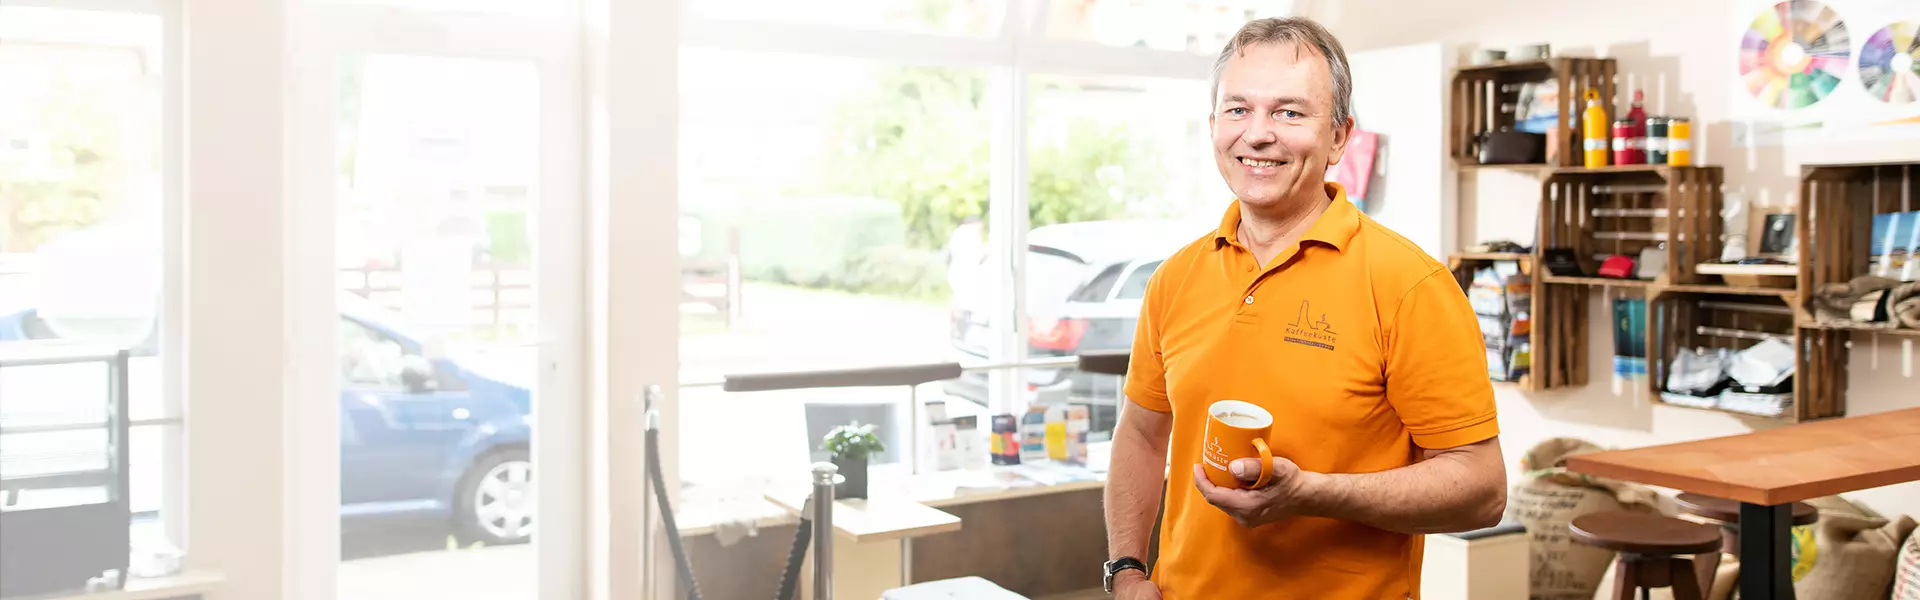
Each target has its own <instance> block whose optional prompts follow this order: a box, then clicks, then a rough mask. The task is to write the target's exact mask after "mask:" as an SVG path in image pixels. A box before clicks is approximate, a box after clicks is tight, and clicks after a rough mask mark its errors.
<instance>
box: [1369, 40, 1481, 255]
mask: <svg viewBox="0 0 1920 600" xmlns="http://www.w3.org/2000/svg"><path fill="white" fill-rule="evenodd" d="M1451 59H1452V57H1451V56H1449V55H1448V54H1447V53H1446V50H1445V48H1444V47H1443V46H1442V45H1441V44H1437V43H1427V44H1416V45H1411V46H1396V47H1392V48H1380V49H1375V50H1368V51H1365V52H1351V51H1350V52H1348V53H1347V62H1348V63H1349V64H1350V65H1352V71H1353V108H1354V110H1353V112H1354V120H1355V122H1356V124H1357V126H1358V127H1359V128H1360V129H1362V130H1366V131H1371V132H1374V133H1377V134H1379V135H1380V147H1379V149H1378V150H1377V151H1376V152H1375V161H1376V162H1375V163H1374V169H1373V171H1374V177H1373V179H1372V181H1371V182H1370V183H1369V184H1368V186H1367V188H1368V189H1367V197H1366V204H1365V206H1366V210H1367V214H1369V215H1372V216H1373V218H1374V219H1375V220H1378V221H1380V224H1382V225H1386V226H1387V227H1389V228H1391V229H1393V230H1394V231H1395V232H1398V233H1399V234H1400V235H1403V236H1406V238H1407V239H1408V240H1410V241H1412V242H1413V243H1415V244H1419V245H1420V248H1421V249H1423V250H1426V251H1427V253H1428V254H1431V255H1433V257H1434V258H1436V259H1441V260H1445V259H1446V257H1447V255H1448V254H1450V253H1452V252H1453V251H1454V249H1455V247H1457V246H1458V245H1459V244H1458V243H1456V242H1455V241H1454V234H1455V227H1454V218H1455V214H1456V211H1455V204H1456V202H1455V199H1454V187H1455V185H1454V177H1453V173H1452V172H1451V171H1450V170H1449V169H1448V168H1447V166H1446V138H1445V137H1444V136H1445V133H1446V130H1444V129H1442V128H1439V127H1434V126H1433V124H1434V123H1436V122H1441V119H1444V118H1446V114H1447V113H1446V111H1447V107H1446V105H1444V104H1439V103H1436V102H1434V101H1433V98H1432V97H1429V96H1427V95H1425V94H1415V93H1408V91H1409V90H1420V89H1444V86H1445V85H1446V82H1447V80H1448V78H1449V77H1450V76H1451V71H1452V69H1453V61H1452V60H1451Z"/></svg>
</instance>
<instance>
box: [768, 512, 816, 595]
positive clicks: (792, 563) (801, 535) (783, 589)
mask: <svg viewBox="0 0 1920 600" xmlns="http://www.w3.org/2000/svg"><path fill="white" fill-rule="evenodd" d="M803 512H804V511H803ZM812 541H813V521H812V520H811V519H808V518H806V516H804V515H802V516H801V517H800V529H799V530H798V531H795V532H793V548H792V549H791V550H788V551H787V570H785V571H781V572H780V592H779V593H778V594H777V595H775V596H774V597H773V600H788V599H790V598H792V597H793V588H794V586H796V585H798V584H799V583H800V566H801V565H800V563H802V562H804V561H806V560H807V544H808V543H810V542H812Z"/></svg>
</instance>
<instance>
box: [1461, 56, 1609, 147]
mask: <svg viewBox="0 0 1920 600" xmlns="http://www.w3.org/2000/svg"><path fill="white" fill-rule="evenodd" d="M1616 68H1617V67H1616V65H1615V62H1614V59H1611V58H1569V57H1556V58H1547V59H1541V60H1527V61H1502V62H1497V63H1492V64H1486V65H1475V66H1468V67H1461V68H1459V69H1455V70H1454V73H1453V86H1452V94H1453V99H1452V104H1451V106H1452V107H1453V108H1452V111H1453V112H1452V115H1451V117H1450V122H1449V125H1448V128H1449V131H1448V134H1447V137H1448V154H1449V155H1450V156H1452V157H1453V159H1454V160H1455V161H1456V163H1467V164H1475V165H1477V164H1478V163H1479V162H1480V160H1479V155H1480V140H1481V136H1482V135H1484V134H1486V133H1487V132H1490V131H1500V130H1504V129H1511V128H1513V126H1514V113H1513V112H1511V111H1510V110H1503V109H1505V108H1506V107H1512V106H1517V105H1518V104H1519V102H1520V90H1519V88H1520V85H1521V84H1525V83H1537V82H1548V81H1551V82H1554V83H1556V84H1557V85H1558V87H1559V89H1558V98H1559V99H1558V102H1557V103H1556V109H1557V111H1558V113H1559V117H1558V118H1557V119H1556V125H1555V126H1554V127H1553V128H1552V131H1553V132H1554V133H1551V134H1548V135H1547V136H1546V137H1547V151H1546V155H1547V156H1546V159H1545V162H1546V163H1548V164H1553V165H1560V166H1572V165H1577V164H1579V163H1580V157H1581V151H1580V149H1581V145H1582V137H1581V131H1580V127H1579V125H1580V114H1581V110H1582V109H1584V108H1585V106H1586V105H1585V103H1584V102H1585V101H1584V98H1585V95H1586V91H1587V90H1588V89H1593V90H1596V91H1598V92H1599V93H1600V101H1601V102H1603V103H1605V105H1606V106H1607V107H1608V115H1609V118H1611V116H1612V114H1613V102H1614V84H1613V80H1614V74H1615V69H1616ZM1534 166H1535V167H1544V166H1546V165H1544V164H1543V165H1534Z"/></svg>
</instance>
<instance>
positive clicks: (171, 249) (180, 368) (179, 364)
mask: <svg viewBox="0 0 1920 600" xmlns="http://www.w3.org/2000/svg"><path fill="white" fill-rule="evenodd" d="M6 4H7V6H10V7H34V8H50V9H63V10H85V11H95V12H105V13H121V14H137V15H152V16H155V17H158V18H159V20H160V61H159V62H160V73H161V82H160V110H159V117H160V140H159V143H158V144H157V145H156V147H157V148H159V149H160V186H161V188H160V204H161V206H160V221H161V222H160V228H161V234H160V249H161V250H160V252H161V257H160V290H161V292H160V305H159V307H158V308H159V310H158V312H157V314H156V316H157V318H158V319H159V320H160V340H159V352H160V361H161V362H160V386H161V392H160V402H161V406H160V415H159V416H157V417H153V418H150V419H140V420H137V421H133V422H131V423H129V424H128V425H129V428H137V427H155V428H159V429H160V431H161V432H162V437H161V442H160V448H161V457H160V480H161V481H163V482H165V483H164V484H163V485H164V488H163V492H162V495H161V497H160V508H159V510H158V514H157V515H156V518H158V519H159V521H160V527H161V529H162V530H163V531H165V532H166V537H167V541H169V542H172V543H173V544H174V545H175V546H177V547H180V548H185V546H186V544H187V516H186V515H187V511H186V503H187V479H186V472H187V469H186V452H185V446H186V444H185V436H184V433H183V430H184V429H185V427H186V417H185V415H186V411H185V409H184V406H185V403H184V399H185V397H186V390H185V387H184V385H183V384H184V381H185V368H184V367H185V360H186V352H185V350H186V345H185V339H186V333H185V331H184V329H183V326H184V325H185V316H186V315H185V309H184V305H183V304H182V302H183V300H184V298H185V295H186V289H185V288H186V280H185V277H184V273H185V268H184V265H185V260H184V256H185V255H184V253H185V249H186V229H185V227H184V222H185V221H184V214H185V203H184V202H183V201H182V196H181V190H182V189H183V187H182V182H183V181H184V179H185V178H184V168H183V167H184V164H185V162H184V157H185V152H184V151H183V148H182V147H181V140H182V137H181V133H182V130H181V120H182V114H181V82H182V78H181V73H182V72H184V71H185V69H184V68H183V67H184V62H183V61H182V56H183V55H182V54H181V51H180V50H181V43H180V40H181V32H182V29H183V27H182V19H181V6H180V3H179V2H178V1H175V0H8V1H7V3H6ZM128 525H129V526H131V525H132V524H131V523H129V524H128Z"/></svg>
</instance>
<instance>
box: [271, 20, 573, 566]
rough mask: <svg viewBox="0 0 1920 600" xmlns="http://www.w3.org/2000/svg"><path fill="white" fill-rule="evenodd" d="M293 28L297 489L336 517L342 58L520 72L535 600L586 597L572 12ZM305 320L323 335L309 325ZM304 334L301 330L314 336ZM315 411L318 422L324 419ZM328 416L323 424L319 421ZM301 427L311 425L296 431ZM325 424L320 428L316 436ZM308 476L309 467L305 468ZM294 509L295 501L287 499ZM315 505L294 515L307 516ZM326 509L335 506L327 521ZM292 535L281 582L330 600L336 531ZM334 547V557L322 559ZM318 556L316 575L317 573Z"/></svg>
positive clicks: (334, 527)
mask: <svg viewBox="0 0 1920 600" xmlns="http://www.w3.org/2000/svg"><path fill="white" fill-rule="evenodd" d="M296 12H297V16H295V17H293V18H290V19H289V21H290V23H289V38H290V39H289V45H290V47H291V52H290V64H291V66H292V71H293V72H292V73H291V79H292V81H293V86H292V93H291V94H289V97H288V111H289V114H288V116H289V119H288V124H287V132H288V136H289V139H288V148H289V153H288V161H287V164H288V173H289V176H290V177H289V180H290V184H289V195H290V196H291V197H292V198H293V199H294V202H293V204H292V205H291V206H292V207H291V208H290V213H291V214H290V215H289V220H290V221H291V222H294V223H301V225H300V226H298V227H290V228H289V229H290V230H292V231H294V232H295V234H294V237H295V239H293V240H290V243H291V246H292V251H291V252H289V259H288V260H289V262H290V263H291V264H290V265H289V271H288V272H289V279H290V280H293V281H292V282H291V283H292V285H290V288H289V289H291V290H295V291H297V292H299V293H298V294H296V295H294V296H292V297H289V298H288V300H287V301H288V304H289V311H290V313H291V314H290V319H289V320H290V321H291V322H292V323H295V325H292V326H291V327H290V331H289V333H290V336H289V353H290V357H289V361H290V362H291V363H292V364H294V365H298V366H296V367H295V369H294V371H295V376H294V377H292V378H290V379H291V381H289V386H288V390H287V395H288V397H289V400H290V406H291V407H294V408H293V409H292V411H293V414H292V415H290V417H292V418H295V419H306V418H313V419H318V420H320V421H321V422H319V423H315V424H313V425H310V426H308V427H311V428H314V429H315V431H316V433H314V434H312V437H314V438H317V439H315V440H309V441H305V442H304V443H301V444H300V445H299V448H300V449H301V450H303V451H300V452H296V453H295V456H294V457H293V462H294V464H295V465H298V466H299V467H303V468H299V469H296V470H294V473H296V474H297V475H294V477H296V478H297V479H298V480H299V481H297V482H296V485H295V486H294V487H295V488H296V489H299V490H301V492H300V493H301V494H304V495H308V496H315V495H317V496H319V497H321V498H325V499H327V500H329V501H331V502H328V504H333V505H335V506H336V509H337V499H338V498H339V493H340V491H339V485H340V478H339V435H338V432H339V427H338V425H337V423H334V420H335V419H337V418H338V415H337V413H338V409H337V408H336V406H335V405H336V404H337V403H338V402H339V400H338V397H339V391H338V390H339V382H338V375H337V370H334V369H313V368H310V367H306V366H305V365H314V366H323V365H330V364H332V362H333V360H334V358H333V356H334V352H335V349H334V347H333V346H334V342H333V336H334V333H333V329H334V328H335V327H336V325H335V324H334V321H335V320H337V318H338V317H337V312H336V311H337V307H336V306H335V301H334V295H333V292H334V291H335V289H336V288H337V283H336V282H335V279H336V277H337V276H336V274H335V265H334V253H335V223H334V220H335V219H336V214H335V206H336V202H337V199H336V190H335V177H334V173H335V170H336V162H335V161H336V157H337V156H338V155H337V153H336V151H335V139H336V136H335V124H336V121H337V118H338V117H337V109H338V107H337V98H338V92H339V90H338V74H339V68H340V64H341V58H342V57H345V56H350V55H362V56H364V55H371V54H399V55H418V56H432V57H437V58H461V59H480V60H498V61H522V62H527V63H530V64H532V65H534V66H535V68H536V69H537V71H538V73H539V81H540V88H541V90H540V100H539V111H540V114H539V122H540V129H539V137H540V141H539V144H540V154H539V156H540V159H539V160H540V165H539V179H538V184H537V189H538V191H537V195H536V197H537V198H538V204H537V206H536V207H534V209H533V210H532V212H531V213H530V216H531V217H532V223H533V228H532V229H533V232H532V233H533V237H534V246H535V250H534V256H535V257H536V261H537V262H536V267H535V284H534V290H535V294H536V295H535V298H534V306H535V313H536V315H537V317H536V318H537V319H538V322H539V323H540V331H538V332H537V333H536V334H535V335H534V336H533V338H534V340H535V341H534V342H532V343H530V344H529V345H530V346H533V347H536V348H537V354H538V361H539V363H538V375H537V387H536V389H535V397H536V406H537V408H536V409H535V412H534V418H532V421H533V428H534V429H533V442H532V448H531V454H532V456H533V460H534V463H535V464H536V465H540V466H539V467H537V468H538V469H539V471H540V473H539V475H538V476H537V477H536V478H535V484H536V490H537V493H538V494H539V497H540V498H541V502H540V504H539V506H538V508H537V510H538V513H537V515H538V516H537V518H536V522H537V523H538V524H539V525H538V528H539V529H538V531H539V534H538V535H537V536H535V539H534V541H533V542H532V544H533V547H534V551H535V554H536V559H535V567H534V576H535V577H536V578H537V587H536V589H537V590H538V592H539V593H538V598H540V599H542V600H563V599H564V600H571V599H574V598H581V597H584V596H585V593H586V592H585V590H586V588H587V585H586V583H587V570H586V566H585V563H586V547H587V546H586V542H585V531H586V525H585V523H586V520H585V519H586V515H587V514H588V511H587V508H588V506H589V501H588V490H589V488H588V482H587V477H586V476H587V445H586V443H585V441H584V440H586V438H587V435H588V434H587V431H588V429H587V412H588V411H587V408H588V399H587V385H586V373H587V371H586V361H585V360H584V359H583V355H584V349H585V348H586V343H585V329H584V327H585V324H586V319H585V318H584V316H583V314H582V312H583V311H582V307H583V306H585V305H586V300H585V293H586V277H585V273H586V267H585V265H586V259H585V256H584V254H585V246H584V245H583V244H582V243H580V239H581V237H582V235H581V232H582V231H584V230H585V229H584V228H585V224H584V213H585V206H586V200H585V190H584V185H583V182H584V178H585V171H584V164H585V160H584V156H583V154H584V151H585V147H586V144H585V135H584V131H583V125H584V122H585V120H584V117H583V116H582V111H583V107H584V106H585V103H584V99H583V97H582V81H581V76H582V29H583V28H582V27H581V23H580V15H579V14H577V13H569V12H567V11H562V12H561V13H560V14H541V15H489V14H476V13H448V12H435V11H421V10H411V9H403V8H393V7H383V6H374V5H357V4H334V5H325V4H320V3H314V4H309V5H307V6H306V7H304V8H303V9H300V10H298V11H296ZM312 323H320V324H323V325H321V326H313V325H308V324H312ZM309 328H310V329H309ZM322 409H324V410H322ZM323 412H324V413H325V414H324V415H322V414H321V413H323ZM303 422H310V421H303ZM322 428H324V430H325V431H324V432H323V433H322V432H319V429H322ZM305 467H311V468H305ZM296 501H297V500H296ZM315 512H316V511H315V510H314V509H311V508H309V509H307V510H305V511H303V514H308V515H313V514H314V513H315ZM336 512H337V510H336ZM326 521H329V523H327V524H313V525H303V526H302V527H300V528H298V530H297V531H295V532H293V539H291V540H290V543H291V544H292V545H295V546H298V547H300V548H301V549H302V550H304V552H303V553H302V554H304V557H305V558H306V560H305V561H302V562H303V563H306V564H302V565H300V566H301V567H302V568H299V569H297V570H296V573H297V574H296V575H295V576H292V577H289V586H288V589H290V590H298V591H299V594H298V595H299V596H300V598H301V600H306V599H307V598H313V599H316V600H319V599H325V600H331V599H333V598H335V597H336V596H337V591H336V578H337V577H338V558H337V557H338V556H339V554H338V543H339V531H338V519H337V518H334V519H326ZM329 550H331V551H330V552H329ZM323 558H324V559H325V561H326V562H325V564H313V563H319V562H321V560H322V559H323Z"/></svg>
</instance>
